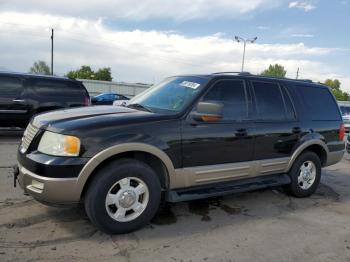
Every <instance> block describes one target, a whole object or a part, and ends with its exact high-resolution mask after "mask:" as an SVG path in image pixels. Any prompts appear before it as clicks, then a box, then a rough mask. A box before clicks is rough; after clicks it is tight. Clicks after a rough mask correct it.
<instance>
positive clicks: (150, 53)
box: [0, 0, 350, 92]
mask: <svg viewBox="0 0 350 262" xmlns="http://www.w3.org/2000/svg"><path fill="white" fill-rule="evenodd" d="M349 25H350V0H332V1H330V0H327V1H326V0H300V1H294V0H215V1H212V0H142V1H140V0H89V1H86V0H69V1H68V0H59V1H58V0H50V1H46V0H0V70H10V71H17V72H28V70H29V68H30V66H31V65H32V64H33V62H34V61H37V60H44V61H46V62H47V63H48V64H50V57H51V54H50V52H51V49H50V48H51V42H50V41H51V40H50V34H51V28H54V30H55V37H54V73H55V74H57V75H64V74H65V73H67V72H68V71H69V70H73V69H77V68H79V67H80V66H81V65H90V66H91V67H92V68H93V69H97V68H100V67H111V69H112V76H113V80H114V81H124V82H142V83H155V82H159V81H160V80H162V79H163V78H164V77H167V76H171V75H178V74H191V73H195V74H197V73H204V74H206V73H212V72H221V71H240V69H241V62H242V52H243V45H242V43H237V42H235V41H234V37H235V36H236V35H238V36H240V37H244V38H253V37H258V39H257V41H256V42H255V43H254V44H248V45H247V53H246V64H245V71H249V72H251V73H254V74H257V73H260V72H261V71H263V70H264V69H265V68H267V67H268V66H269V64H275V63H279V64H282V65H283V66H284V67H285V68H286V70H287V76H288V77H290V78H295V77H296V72H297V70H298V68H299V72H300V73H299V77H300V78H305V79H312V80H314V81H324V80H325V79H327V78H333V79H334V78H337V79H339V80H340V81H341V82H342V89H344V90H346V91H348V92H350V27H349Z"/></svg>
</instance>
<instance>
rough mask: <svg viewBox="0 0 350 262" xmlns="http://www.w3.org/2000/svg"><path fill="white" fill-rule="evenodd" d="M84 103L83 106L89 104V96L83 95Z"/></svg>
mask: <svg viewBox="0 0 350 262" xmlns="http://www.w3.org/2000/svg"><path fill="white" fill-rule="evenodd" d="M84 105H85V106H89V105H90V98H89V97H85V100H84Z"/></svg>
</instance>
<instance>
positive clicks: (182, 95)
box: [128, 76, 208, 114]
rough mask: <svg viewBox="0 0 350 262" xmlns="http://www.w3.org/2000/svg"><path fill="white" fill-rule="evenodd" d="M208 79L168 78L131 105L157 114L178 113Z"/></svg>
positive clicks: (134, 100)
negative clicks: (137, 105) (139, 106)
mask: <svg viewBox="0 0 350 262" xmlns="http://www.w3.org/2000/svg"><path fill="white" fill-rule="evenodd" d="M207 82H208V79H206V78H201V77H191V76H181V77H171V78H167V79H166V80H164V81H163V82H161V83H159V84H157V85H154V86H152V87H150V88H149V89H147V90H146V91H145V92H143V93H141V94H139V95H137V96H135V97H134V98H133V99H131V100H130V102H129V103H128V104H129V105H133V104H139V105H141V106H143V107H145V108H148V109H150V110H152V111H155V112H165V113H170V114H172V113H178V112H180V111H182V110H183V109H184V108H185V107H186V106H187V105H188V104H189V103H190V102H191V101H192V99H193V98H194V97H195V96H196V95H197V94H198V93H199V92H200V90H201V89H202V88H203V86H204V85H205V84H206V83H207Z"/></svg>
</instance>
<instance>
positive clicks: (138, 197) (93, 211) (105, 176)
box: [84, 159, 161, 234]
mask: <svg viewBox="0 0 350 262" xmlns="http://www.w3.org/2000/svg"><path fill="white" fill-rule="evenodd" d="M160 199H161V186H160V182H159V179H158V177H157V175H156V174H155V172H154V171H153V169H152V168H151V167H149V166H148V165H147V164H145V163H143V162H140V161H137V160H134V159H121V160H118V161H115V162H112V163H110V164H108V165H106V166H104V167H103V168H101V169H100V170H99V171H98V172H97V173H96V174H95V178H94V179H93V181H92V183H91V184H90V185H89V188H88V190H87V193H86V196H85V202H84V204H85V210H86V213H87V215H88V217H89V218H90V220H91V222H92V223H93V224H94V225H95V226H96V227H98V228H99V229H100V230H101V231H103V232H105V233H109V234H123V233H128V232H131V231H134V230H136V229H139V228H141V227H143V226H145V225H146V224H147V223H148V222H149V221H150V220H151V219H152V218H153V216H154V215H155V214H156V212H157V210H158V207H159V204H160Z"/></svg>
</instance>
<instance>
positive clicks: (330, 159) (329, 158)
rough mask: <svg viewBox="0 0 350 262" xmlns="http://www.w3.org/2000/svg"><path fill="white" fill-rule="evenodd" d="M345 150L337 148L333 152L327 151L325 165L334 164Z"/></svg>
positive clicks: (339, 159)
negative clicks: (337, 149)
mask: <svg viewBox="0 0 350 262" xmlns="http://www.w3.org/2000/svg"><path fill="white" fill-rule="evenodd" d="M344 153H345V150H339V151H334V152H329V153H328V156H327V164H326V166H330V165H334V164H336V163H338V162H340V161H341V160H342V158H343V156H344Z"/></svg>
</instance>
